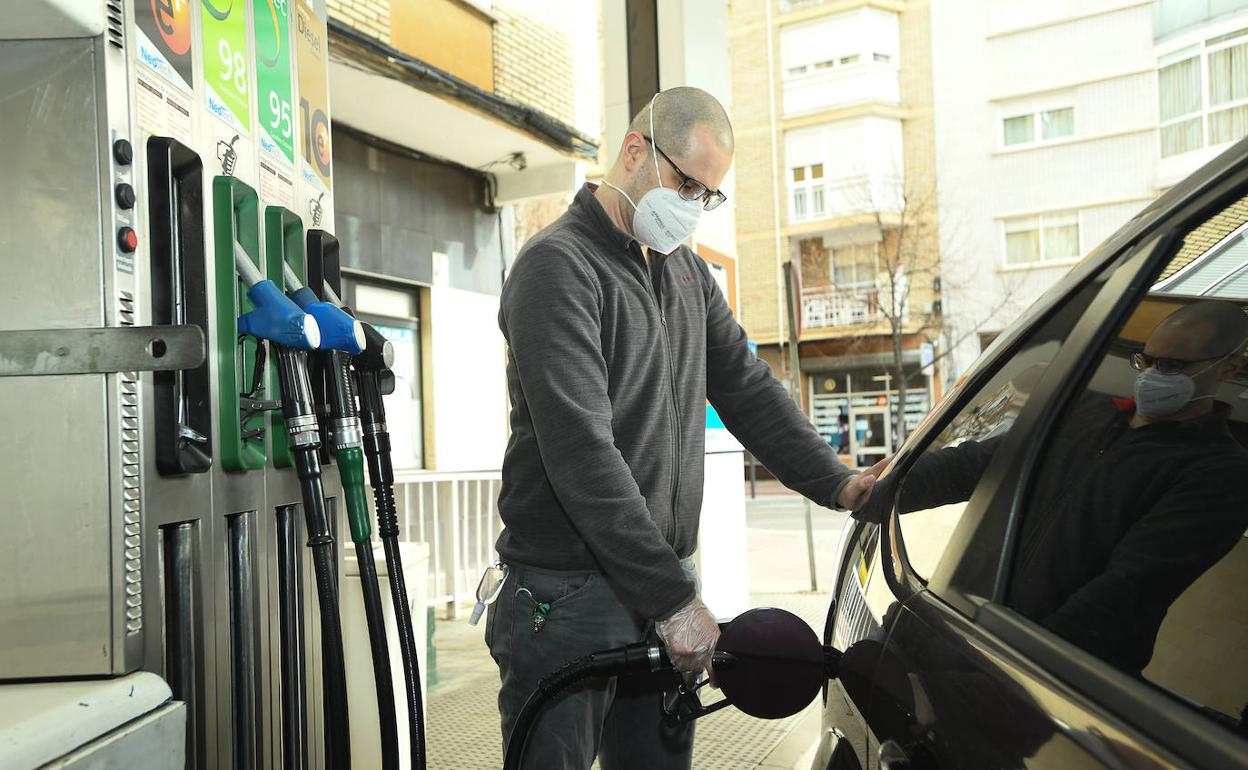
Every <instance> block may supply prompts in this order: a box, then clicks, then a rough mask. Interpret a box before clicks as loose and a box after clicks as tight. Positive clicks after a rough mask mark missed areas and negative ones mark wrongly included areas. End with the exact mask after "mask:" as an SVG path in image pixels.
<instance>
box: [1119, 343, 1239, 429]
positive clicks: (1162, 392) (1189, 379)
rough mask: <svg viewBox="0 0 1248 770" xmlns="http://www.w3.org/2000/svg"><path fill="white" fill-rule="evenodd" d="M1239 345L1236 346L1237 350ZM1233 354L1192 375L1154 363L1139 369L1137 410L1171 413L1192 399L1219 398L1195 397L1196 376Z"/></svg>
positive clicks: (1161, 414) (1159, 414)
mask: <svg viewBox="0 0 1248 770" xmlns="http://www.w3.org/2000/svg"><path fill="white" fill-rule="evenodd" d="M1238 349H1239V348H1238V347H1237V348H1236V350H1238ZM1232 355H1234V353H1228V354H1227V355H1225V356H1223V357H1222V358H1219V359H1218V360H1217V361H1214V362H1213V363H1212V364H1209V365H1208V366H1206V367H1205V368H1203V369H1201V370H1200V371H1199V372H1196V374H1194V375H1192V376H1188V375H1186V374H1182V373H1178V374H1165V373H1163V372H1159V371H1157V370H1156V369H1155V368H1153V367H1151V366H1150V367H1149V368H1147V369H1145V370H1144V371H1142V372H1140V373H1139V374H1138V375H1136V378H1135V411H1136V413H1138V414H1139V415H1140V416H1141V417H1169V416H1170V415H1172V414H1174V413H1176V412H1178V411H1179V410H1181V409H1182V408H1183V407H1185V406H1187V405H1188V404H1190V403H1192V402H1193V401H1201V400H1204V399H1207V398H1216V396H1198V397H1196V398H1192V394H1194V393H1195V392H1196V380H1195V379H1193V377H1199V376H1200V375H1202V374H1204V373H1205V372H1207V371H1209V370H1210V369H1212V368H1213V367H1215V366H1217V365H1218V364H1220V363H1222V362H1223V361H1225V360H1226V359H1228V358H1230V357H1231V356H1232Z"/></svg>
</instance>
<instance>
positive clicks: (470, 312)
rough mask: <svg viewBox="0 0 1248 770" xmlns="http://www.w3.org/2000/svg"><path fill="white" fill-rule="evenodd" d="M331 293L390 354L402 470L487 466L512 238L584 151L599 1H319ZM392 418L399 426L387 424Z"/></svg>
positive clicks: (502, 414) (593, 139) (579, 169)
mask: <svg viewBox="0 0 1248 770" xmlns="http://www.w3.org/2000/svg"><path fill="white" fill-rule="evenodd" d="M329 12H330V40H329V50H330V98H331V100H332V103H333V108H334V125H333V133H332V146H333V159H334V165H335V166H336V171H337V173H336V175H335V176H336V182H337V189H336V190H335V211H334V212H333V216H334V217H335V220H336V224H337V230H338V233H339V238H340V239H341V245H342V267H343V273H344V292H345V294H346V296H345V297H344V299H346V300H347V301H348V302H349V303H351V304H352V305H353V307H355V308H356V310H357V311H358V312H359V313H360V314H361V315H362V316H363V317H364V318H366V319H367V320H369V321H371V322H373V323H374V325H376V326H377V327H378V328H379V329H380V330H381V331H382V332H383V333H384V334H386V335H387V336H388V337H389V338H390V339H391V341H392V342H394V344H395V347H396V351H397V355H398V358H397V361H396V365H395V374H396V378H397V383H396V390H395V393H394V394H393V395H391V396H388V397H387V399H388V400H387V412H388V414H390V415H391V420H390V424H391V425H392V426H393V428H392V431H393V438H394V440H395V462H396V465H399V466H400V467H402V468H408V469H423V470H430V471H441V472H448V471H449V472H460V473H462V472H479V471H497V469H498V468H499V466H500V464H501V462H502V456H503V450H504V447H505V444H506V440H507V432H508V428H507V410H508V405H507V394H506V382H505V350H504V343H503V339H502V335H501V333H500V332H499V330H498V321H497V315H498V302H499V294H500V292H501V289H502V284H503V280H504V278H505V275H506V270H507V268H508V267H509V265H510V263H511V260H512V259H514V256H515V253H516V251H517V250H518V247H519V245H521V244H520V243H517V232H519V233H520V234H521V235H522V237H523V235H524V234H531V232H533V231H535V230H536V229H538V226H539V225H540V224H544V222H541V223H537V224H535V223H534V221H533V220H534V217H535V216H536V217H538V218H542V217H547V218H549V217H550V216H552V214H551V213H550V212H548V209H550V208H551V207H550V206H547V205H545V202H546V201H548V200H549V199H551V198H552V197H553V198H560V197H563V196H566V195H567V194H568V193H569V192H571V191H573V190H575V188H576V187H577V185H578V184H579V183H580V181H581V180H582V179H584V177H585V173H586V169H587V168H589V167H591V166H592V165H593V164H595V163H596V161H597V156H598V136H599V134H600V133H601V113H602V106H601V104H602V90H601V78H600V74H599V73H600V58H601V57H600V51H599V34H598V30H599V13H598V8H597V6H596V4H594V3H579V2H575V1H573V0H544V1H543V2H521V1H520V0H494V2H490V0H426V1H425V2H421V3H413V2H406V1H400V0H330V2H329ZM400 428H402V429H400Z"/></svg>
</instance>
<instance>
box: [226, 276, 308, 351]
mask: <svg viewBox="0 0 1248 770" xmlns="http://www.w3.org/2000/svg"><path fill="white" fill-rule="evenodd" d="M247 298H248V299H250V300H251V302H252V304H253V305H255V306H256V309H255V310H253V311H251V312H250V313H247V314H245V315H243V316H242V317H240V318H239V319H238V331H239V333H240V334H250V335H253V336H255V337H259V338H261V339H266V340H272V341H273V342H276V343H278V344H280V345H285V346H287V347H290V348H295V349H298V350H316V349H317V348H319V347H320V346H321V330H320V325H319V323H318V322H317V320H316V317H315V316H313V315H311V314H309V313H305V312H304V311H302V310H300V309H299V306H298V305H296V304H295V303H294V302H292V301H290V299H289V298H288V297H287V296H286V295H285V294H282V290H281V289H279V288H277V285H276V284H274V283H273V282H272V281H269V280H263V281H259V282H257V283H256V284H255V285H253V286H252V287H251V288H250V289H248V290H247Z"/></svg>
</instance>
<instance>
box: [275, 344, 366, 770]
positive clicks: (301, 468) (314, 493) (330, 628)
mask: <svg viewBox="0 0 1248 770" xmlns="http://www.w3.org/2000/svg"><path fill="white" fill-rule="evenodd" d="M274 347H275V348H276V349H277V364H278V379H279V381H280V383H281V389H282V416H283V417H284V418H285V419H286V430H287V433H288V434H289V436H290V447H291V451H292V453H293V454H294V460H295V470H296V472H297V473H298V476H299V491H300V493H301V496H302V498H303V510H304V518H305V526H306V527H307V530H308V547H309V548H310V549H311V550H312V565H313V571H314V573H315V576H316V593H317V606H318V610H319V615H320V619H321V654H322V658H323V660H322V661H321V665H322V667H323V670H324V678H323V686H324V689H325V697H324V702H325V724H324V729H325V754H326V757H328V758H329V760H328V762H327V765H328V766H329V767H334V768H349V767H350V766H351V734H350V724H351V723H350V719H349V716H348V712H347V675H346V666H345V663H344V658H343V650H342V622H341V619H340V617H339V614H338V587H337V584H336V583H335V581H334V558H335V550H334V536H333V532H332V531H331V530H330V525H329V516H328V514H327V512H326V510H325V488H324V484H323V483H322V480H321V460H320V457H319V456H318V455H317V450H318V449H319V447H320V432H319V430H318V428H317V420H316V412H315V410H314V408H313V404H312V386H311V383H310V381H309V379H308V354H307V352H306V351H303V350H294V349H292V348H288V347H286V346H284V345H274Z"/></svg>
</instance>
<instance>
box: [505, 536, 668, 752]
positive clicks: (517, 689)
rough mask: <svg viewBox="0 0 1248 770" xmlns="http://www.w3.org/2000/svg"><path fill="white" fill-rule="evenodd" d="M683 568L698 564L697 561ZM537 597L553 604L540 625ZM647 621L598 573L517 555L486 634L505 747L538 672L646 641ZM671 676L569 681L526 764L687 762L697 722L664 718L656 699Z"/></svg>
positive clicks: (536, 732) (538, 727) (540, 724)
mask: <svg viewBox="0 0 1248 770" xmlns="http://www.w3.org/2000/svg"><path fill="white" fill-rule="evenodd" d="M684 566H685V569H686V571H687V572H689V573H690V574H691V575H692V574H693V565H692V562H690V561H688V560H686V562H685V563H684ZM537 602H549V603H550V610H549V611H548V612H547V613H546V616H545V622H543V623H542V624H541V629H540V630H536V631H535V630H534V622H533V614H534V610H535V609H536V603H537ZM649 631H650V624H649V623H648V622H647V621H646V620H645V619H644V618H642V617H641V616H639V615H637V614H636V613H634V612H632V611H631V610H629V609H628V608H626V607H625V606H624V605H623V604H621V603H620V600H619V599H618V598H617V597H616V595H615V592H614V591H612V590H611V586H609V585H608V584H607V581H606V579H605V578H604V577H603V576H602V574H600V573H586V574H578V575H566V574H553V573H550V572H543V571H541V570H538V569H535V568H532V567H525V566H521V565H511V573H510V575H509V576H508V578H507V584H506V585H504V586H503V590H502V592H501V593H500V594H499V597H498V600H497V601H496V602H494V604H492V605H490V610H489V616H488V619H487V621H486V626H485V642H486V644H487V645H489V648H490V655H492V656H493V658H494V661H495V662H496V663H498V672H499V677H500V678H501V680H502V689H501V690H500V691H499V693H498V710H499V713H500V715H501V717H502V727H503V749H504V751H505V750H506V747H507V740H508V738H509V737H510V736H511V728H512V725H514V724H515V723H516V719H517V717H519V715H520V710H521V708H522V707H523V706H524V702H525V700H527V699H528V697H529V694H530V693H532V692H533V690H534V689H535V688H536V687H537V683H538V681H539V680H540V679H542V678H543V677H545V676H546V675H547V674H549V673H551V672H553V671H554V670H556V669H557V668H559V666H561V665H562V664H563V663H565V662H566V661H569V660H572V659H573V658H578V657H580V656H582V655H587V654H589V653H591V652H597V651H599V650H605V649H610V648H612V647H621V646H623V645H626V644H632V643H633V642H637V641H641V640H642V639H645V638H646V634H647V633H648V632H649ZM670 681H671V680H670V679H669V678H659V677H646V676H642V677H624V678H619V679H616V678H612V679H588V680H584V681H582V682H580V683H578V684H577V685H575V686H573V687H571V688H570V689H568V690H566V691H564V692H563V693H562V694H560V695H558V696H556V698H555V699H554V700H553V701H552V702H551V703H550V704H549V705H548V707H547V709H546V711H545V713H544V714H543V715H542V716H541V717H540V718H539V719H538V721H537V723H536V724H535V725H534V728H533V732H532V733H531V734H530V737H529V742H528V749H527V751H526V752H525V755H524V756H525V762H524V767H525V768H526V769H527V768H541V770H589V768H590V766H591V765H592V764H593V762H594V757H595V756H597V757H598V758H599V761H600V763H601V766H602V770H633V769H634V768H635V769H636V770H689V768H690V766H691V764H692V759H693V723H688V724H686V725H683V726H681V727H677V728H668V727H665V726H664V725H663V722H662V717H661V712H660V708H659V702H660V699H661V693H662V688H663V685H664V684H665V683H668V682H670Z"/></svg>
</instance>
